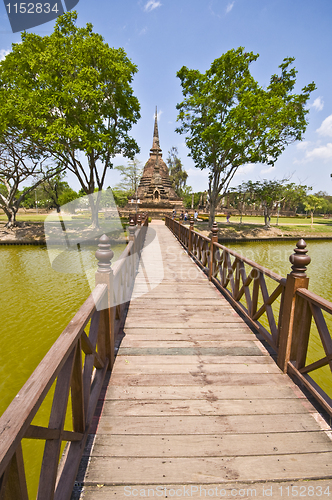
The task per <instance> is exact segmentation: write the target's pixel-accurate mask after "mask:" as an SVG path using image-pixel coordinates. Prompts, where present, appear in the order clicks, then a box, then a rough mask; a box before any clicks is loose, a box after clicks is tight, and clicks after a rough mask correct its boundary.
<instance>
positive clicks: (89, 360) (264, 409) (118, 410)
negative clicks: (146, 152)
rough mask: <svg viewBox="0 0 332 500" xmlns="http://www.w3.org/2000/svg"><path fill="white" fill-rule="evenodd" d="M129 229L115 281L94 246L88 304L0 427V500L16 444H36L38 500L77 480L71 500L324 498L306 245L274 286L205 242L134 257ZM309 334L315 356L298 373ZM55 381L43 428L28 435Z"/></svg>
mask: <svg viewBox="0 0 332 500" xmlns="http://www.w3.org/2000/svg"><path fill="white" fill-rule="evenodd" d="M140 224H141V221H140V220H139V221H138V225H139V226H140ZM143 224H144V225H142V226H140V227H138V228H136V227H134V226H133V222H132V226H131V233H130V234H131V236H130V240H131V241H130V243H129V245H128V248H127V249H126V256H127V259H123V260H120V261H118V262H117V263H116V264H115V265H114V266H112V268H113V271H112V270H111V268H110V265H109V260H110V258H111V252H110V250H109V244H108V241H107V239H106V238H104V239H103V240H102V241H101V244H100V245H99V251H98V252H97V254H96V255H97V258H98V259H99V270H98V272H97V278H96V282H97V287H96V290H95V292H94V294H95V300H94V301H92V300H91V298H89V299H88V301H87V302H86V303H85V305H84V306H83V307H82V309H81V310H80V312H79V313H78V315H77V316H75V318H74V320H73V321H72V322H71V323H70V325H68V327H67V329H66V330H65V332H64V333H63V334H62V336H61V337H62V338H61V337H60V339H59V341H57V342H58V344H57V349H54V347H53V348H52V349H53V352H52V353H51V351H52V349H51V351H50V353H51V354H49V357H48V359H47V360H46V361H45V360H44V361H43V362H42V363H41V365H40V366H39V367H38V368H37V370H36V372H37V373H36V372H35V374H34V375H33V376H32V377H33V380H30V381H28V383H27V384H26V386H24V388H23V389H22V391H21V393H20V394H19V395H18V398H16V400H15V401H14V402H13V403H12V405H11V406H10V407H9V408H8V410H7V411H6V412H5V414H4V415H3V416H2V418H1V420H0V435H1V439H2V442H3V444H4V446H3V447H2V453H1V455H0V459H1V462H0V463H1V467H0V476H1V484H0V499H1V500H2V499H6V500H7V499H15V500H20V499H25V500H26V499H27V498H28V494H27V490H26V485H25V467H24V462H23V457H22V453H21V441H22V439H24V438H27V437H34V438H37V439H44V440H45V441H46V444H45V452H44V459H43V465H42V470H41V479H40V483H39V493H38V499H39V500H48V499H53V498H56V499H59V500H66V499H69V498H70V497H71V491H72V487H73V483H74V480H75V477H76V473H77V469H78V468H79V471H78V476H77V477H76V483H75V486H74V490H73V493H72V497H71V498H72V499H73V500H74V499H78V498H82V499H84V500H102V499H116V498H120V499H122V498H127V497H130V496H132V497H134V496H139V497H144V496H145V497H152V496H153V497H158V496H159V497H166V498H170V497H179V496H180V497H181V496H189V497H192V498H200V497H207V496H209V497H216V498H220V497H221V498H227V497H228V498H232V497H238V498H262V499H263V498H264V499H265V498H266V497H270V498H283V497H293V496H302V497H313V498H317V497H322V498H327V497H328V496H329V495H332V484H331V481H330V480H331V478H332V441H331V439H332V433H331V428H330V426H329V425H328V423H327V420H328V419H327V420H326V419H324V418H323V416H324V415H325V416H326V415H329V416H331V415H332V404H331V400H330V398H329V397H328V395H327V394H326V391H324V389H322V388H320V387H319V386H318V385H317V384H316V383H315V382H314V380H313V379H312V378H311V376H310V375H309V374H310V373H311V372H312V371H314V370H315V369H317V368H319V367H322V366H329V367H330V369H331V368H332V367H331V365H332V340H331V335H330V333H329V330H328V327H327V324H326V320H325V316H324V315H326V314H331V313H332V304H331V303H329V302H327V301H325V300H324V299H322V298H320V297H318V296H317V295H315V294H313V293H311V292H308V290H307V286H308V279H307V278H306V276H305V266H306V265H307V264H308V262H309V259H308V257H307V255H306V248H305V244H304V242H299V243H298V244H297V247H296V251H295V254H294V256H293V257H292V263H293V271H292V273H291V274H289V275H288V276H287V279H286V278H283V277H280V276H278V275H276V274H275V273H273V272H272V271H269V270H268V269H263V268H262V267H261V266H259V265H258V264H256V263H253V262H251V261H249V260H248V259H245V258H243V257H241V256H239V255H237V254H236V253H235V252H232V251H230V250H229V249H226V248H225V247H223V246H222V245H220V244H218V242H217V228H216V226H214V228H213V230H212V236H211V238H206V237H204V236H202V235H200V234H199V233H197V232H196V231H194V230H193V223H191V226H190V227H186V226H184V225H182V224H180V223H178V222H176V221H173V220H171V219H169V218H166V225H165V224H164V223H161V221H155V222H153V223H152V224H151V225H150V229H149V233H148V235H147V236H146V237H147V238H148V241H146V243H145V246H144V248H143V240H144V237H145V231H146V225H147V219H146V218H145V219H144V221H143ZM172 233H173V234H172ZM178 240H179V241H180V242H181V244H180V243H179V241H178ZM188 253H189V255H188ZM138 254H140V257H141V259H140V263H139V264H138V259H137V255H138ZM136 270H138V273H137V275H136V279H135V285H134V288H133V289H132V288H131V284H132V282H133V278H134V277H135V274H136ZM269 282H271V283H272V285H271V283H269ZM131 295H132V297H133V298H132V300H131V302H130V306H129V310H128V312H127V309H126V303H127V302H128V297H129V296H131ZM89 300H90V302H89ZM103 300H104V305H103V307H99V306H98V304H99V303H100V302H101V301H103ZM105 300H106V302H105ZM235 309H237V310H238V312H240V313H241V316H240V315H239V314H238V312H236V310H235ZM125 315H126V321H125V324H124V326H123V320H124V317H125ZM91 317H92V320H91V326H90V332H89V335H88V334H86V333H85V332H84V330H86V326H87V324H88V321H89V318H91ZM264 317H265V320H264V319H263V318H264ZM249 326H250V328H249ZM313 329H317V331H318V336H319V338H320V339H321V343H322V356H321V357H320V359H317V360H315V361H314V362H309V361H308V360H307V348H308V344H309V341H310V335H312V332H313ZM117 345H118V346H119V349H118V350H117ZM96 346H97V347H96ZM59 349H60V350H61V352H59ZM82 351H83V353H84V356H85V360H84V363H82V354H81V353H82ZM114 352H115V353H116V354H117V355H116V357H115V354H114ZM114 357H115V362H114V363H113V361H114ZM51 360H52V363H51ZM43 363H44V364H43ZM50 363H51V366H49V364H50ZM46 366H48V375H49V377H48V378H47V380H46V379H45V377H44V379H43V380H40V378H41V374H42V373H43V370H45V368H46ZM93 367H94V369H93ZM38 370H39V371H38ZM287 372H288V374H287ZM289 374H290V375H292V377H293V378H295V379H296V380H297V382H298V383H300V384H301V386H302V387H303V388H304V389H305V391H306V392H305V393H304V392H302V391H301V389H300V388H299V386H298V385H297V384H295V383H294V381H292V379H291V378H290V376H289ZM54 380H58V384H57V386H56V390H55V395H54V404H53V408H52V412H51V418H50V423H49V426H48V428H41V427H38V428H37V427H35V426H32V425H31V421H32V418H33V416H34V414H35V413H36V412H37V410H38V407H39V406H40V403H41V400H42V398H44V397H45V394H46V393H47V391H48V390H49V388H50V386H51V385H52V383H53V381H54ZM102 384H103V386H102ZM70 388H71V392H72V401H73V405H72V413H73V429H72V430H65V429H64V414H65V411H66V409H67V405H68V394H69V389H70ZM101 388H102V389H101ZM100 389H101V390H100ZM98 397H99V399H98ZM23 408H24V411H23ZM95 408H96V411H95ZM20 412H21V413H20ZM22 412H23V414H22ZM63 441H66V442H67V446H66V448H65V451H64V453H63V454H62V457H61V460H60V464H58V462H59V457H60V454H61V453H60V445H61V442H63ZM85 445H86V446H85ZM84 447H85V449H84ZM83 449H84V452H83ZM82 452H83V458H82V460H81V462H80V458H81V455H82ZM79 462H80V466H79Z"/></svg>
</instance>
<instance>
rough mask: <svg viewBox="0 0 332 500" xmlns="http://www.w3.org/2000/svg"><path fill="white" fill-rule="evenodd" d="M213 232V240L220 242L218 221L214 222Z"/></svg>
mask: <svg viewBox="0 0 332 500" xmlns="http://www.w3.org/2000/svg"><path fill="white" fill-rule="evenodd" d="M211 233H212V238H213V241H215V242H218V224H217V223H216V221H214V223H213V224H212V228H211Z"/></svg>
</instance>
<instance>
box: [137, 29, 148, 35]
mask: <svg viewBox="0 0 332 500" xmlns="http://www.w3.org/2000/svg"><path fill="white" fill-rule="evenodd" d="M147 31H148V28H147V27H145V28H143V29H141V31H140V32H139V34H140V35H145V33H146V32H147Z"/></svg>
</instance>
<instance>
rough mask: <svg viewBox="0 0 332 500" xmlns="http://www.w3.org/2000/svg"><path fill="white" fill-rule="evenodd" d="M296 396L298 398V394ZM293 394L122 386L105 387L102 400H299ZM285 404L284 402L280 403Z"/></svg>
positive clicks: (251, 388) (221, 388) (249, 388)
mask: <svg viewBox="0 0 332 500" xmlns="http://www.w3.org/2000/svg"><path fill="white" fill-rule="evenodd" d="M298 393H299V394H298ZM298 393H296V392H295V391H294V390H293V388H291V387H288V386H283V387H278V390H276V388H275V387H272V386H264V385H261V386H255V385H246V386H227V385H226V386H224V385H222V386H217V385H213V386H208V387H205V388H204V387H199V386H181V387H167V386H164V387H158V386H157V387H156V386H150V387H137V386H136V387H135V386H130V387H126V388H124V387H123V386H109V387H108V388H107V393H106V396H105V399H106V400H111V399H114V400H116V399H119V400H124V399H133V400H136V399H139V400H141V399H145V400H148V399H152V400H155V401H158V400H160V399H173V400H175V399H179V400H182V399H196V400H199V399H206V400H208V401H216V400H218V399H229V400H230V399H250V400H255V399H266V400H269V399H283V400H285V399H294V398H295V397H296V398H303V399H305V396H304V394H303V393H301V392H300V391H298ZM284 404H287V402H284Z"/></svg>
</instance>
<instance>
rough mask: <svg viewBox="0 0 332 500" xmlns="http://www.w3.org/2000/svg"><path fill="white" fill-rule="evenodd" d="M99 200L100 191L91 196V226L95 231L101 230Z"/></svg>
mask: <svg viewBox="0 0 332 500" xmlns="http://www.w3.org/2000/svg"><path fill="white" fill-rule="evenodd" d="M99 198H100V191H99V192H98V193H94V194H89V201H90V208H91V226H92V228H93V229H99V218H98V212H99Z"/></svg>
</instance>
